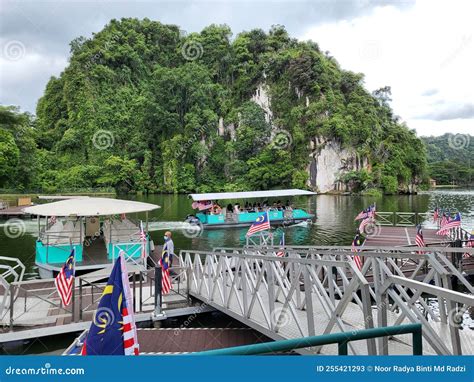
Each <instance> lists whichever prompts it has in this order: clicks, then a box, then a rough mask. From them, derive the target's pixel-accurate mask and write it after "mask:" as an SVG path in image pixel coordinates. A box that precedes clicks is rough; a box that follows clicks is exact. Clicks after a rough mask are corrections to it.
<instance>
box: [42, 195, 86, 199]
mask: <svg viewBox="0 0 474 382" xmlns="http://www.w3.org/2000/svg"><path fill="white" fill-rule="evenodd" d="M85 198H88V196H86V195H38V199H46V200H65V199H85Z"/></svg>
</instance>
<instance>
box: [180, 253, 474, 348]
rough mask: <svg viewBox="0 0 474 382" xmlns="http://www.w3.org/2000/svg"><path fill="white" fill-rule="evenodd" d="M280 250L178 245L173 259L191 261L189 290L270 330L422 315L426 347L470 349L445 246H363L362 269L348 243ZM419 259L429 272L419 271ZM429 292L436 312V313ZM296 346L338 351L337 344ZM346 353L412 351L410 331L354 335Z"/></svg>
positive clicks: (284, 333)
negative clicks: (407, 269)
mask: <svg viewBox="0 0 474 382" xmlns="http://www.w3.org/2000/svg"><path fill="white" fill-rule="evenodd" d="M279 250H280V248H277V247H275V248H263V247H262V248H258V247H254V248H244V249H235V248H231V249H225V248H221V249H219V250H215V251H213V252H202V251H183V252H182V253H181V254H180V257H181V261H182V262H183V263H184V265H185V267H188V268H190V269H191V272H190V277H191V280H189V282H190V294H191V295H192V296H194V297H196V298H198V299H200V300H201V301H203V302H204V303H206V304H209V305H210V306H212V307H214V308H216V309H219V310H221V311H223V312H225V313H226V314H228V315H229V316H231V317H233V318H235V319H237V320H239V321H241V322H242V323H244V324H246V325H248V326H249V327H251V328H254V329H256V330H258V331H260V332H261V333H262V334H264V335H266V336H268V337H269V338H272V339H275V340H280V339H290V338H299V337H305V336H313V335H322V334H328V333H334V332H341V331H354V330H357V329H364V328H365V329H369V328H372V327H376V326H377V327H385V326H390V325H398V324H402V323H409V322H421V323H422V324H423V335H424V353H425V354H474V351H473V345H472V344H473V343H474V335H473V332H472V331H471V330H469V329H467V328H466V329H467V330H461V325H460V323H459V316H460V315H461V316H462V314H463V313H465V312H466V309H468V308H469V309H472V308H474V297H473V296H472V294H463V293H459V292H455V291H453V290H452V288H450V283H451V280H452V276H454V277H457V278H458V279H459V280H458V282H459V283H462V284H466V287H469V288H471V289H470V290H469V292H470V293H473V290H472V286H470V284H469V283H468V282H467V280H466V279H465V278H464V276H463V275H462V274H460V273H459V272H457V271H456V269H455V268H453V267H452V264H450V263H449V260H447V258H446V256H445V254H444V253H443V252H442V251H443V250H446V249H444V248H438V252H436V253H434V252H430V253H426V254H424V255H414V254H413V253H411V252H408V251H406V252H403V251H402V250H400V248H396V249H385V250H384V251H383V253H381V252H377V251H375V250H367V251H364V252H363V257H364V258H365V261H364V266H363V268H362V269H361V270H359V269H358V268H357V266H356V265H355V263H354V261H353V259H352V255H353V254H352V253H351V252H350V247H333V248H328V247H321V248H319V247H305V249H301V248H295V247H286V248H285V253H287V256H286V257H283V258H281V257H277V256H276V252H277V251H279ZM450 250H458V249H450ZM361 256H362V254H361ZM407 261H411V262H412V263H413V264H412V266H413V267H414V268H415V270H414V271H412V272H411V273H410V275H409V276H408V277H407V276H406V275H405V274H404V273H403V271H402V270H401V268H402V267H403V265H402V264H406V263H407ZM421 269H424V270H427V273H426V274H425V276H424V277H423V279H422V280H421V281H419V280H417V279H416V276H418V271H420V270H421ZM446 269H448V270H446ZM369 278H370V279H371V280H372V281H371V282H369V280H368V279H369ZM430 283H434V284H435V285H431V284H430ZM428 294H430V295H431V296H432V298H436V301H437V303H438V304H439V310H440V312H442V313H440V314H436V312H435V311H434V309H433V307H432V306H431V302H430V301H429V300H428V297H426V296H427V295H428ZM301 352H302V353H313V354H314V353H315V352H316V353H321V354H337V349H336V346H335V345H334V346H324V347H323V348H318V349H315V348H311V349H304V350H302V351H301ZM349 353H350V354H412V343H411V337H410V336H407V335H403V336H397V337H395V338H381V339H378V340H377V341H375V340H374V339H371V340H366V341H358V342H354V343H352V344H350V345H349Z"/></svg>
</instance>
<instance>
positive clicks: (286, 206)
mask: <svg viewBox="0 0 474 382" xmlns="http://www.w3.org/2000/svg"><path fill="white" fill-rule="evenodd" d="M290 207H291V205H290V199H286V203H285V209H287V210H289V209H290Z"/></svg>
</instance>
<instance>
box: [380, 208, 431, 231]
mask: <svg viewBox="0 0 474 382" xmlns="http://www.w3.org/2000/svg"><path fill="white" fill-rule="evenodd" d="M432 217H433V214H432V213H431V212H383V211H377V212H376V213H375V220H376V222H377V223H378V224H379V225H382V226H398V227H414V226H416V225H417V224H421V223H423V222H425V221H427V220H430V219H432Z"/></svg>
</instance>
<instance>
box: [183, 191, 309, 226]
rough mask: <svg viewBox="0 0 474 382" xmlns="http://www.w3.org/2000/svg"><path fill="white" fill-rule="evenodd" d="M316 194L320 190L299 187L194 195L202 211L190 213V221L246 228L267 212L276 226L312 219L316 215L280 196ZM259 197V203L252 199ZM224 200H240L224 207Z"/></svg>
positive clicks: (188, 220) (194, 200)
mask: <svg viewBox="0 0 474 382" xmlns="http://www.w3.org/2000/svg"><path fill="white" fill-rule="evenodd" d="M313 195H316V193H315V192H311V191H306V190H298V189H289V190H269V191H245V192H219V193H206V194H190V195H189V197H190V198H191V199H192V200H193V208H194V209H197V210H199V212H197V213H196V215H189V216H188V217H187V218H186V221H187V222H189V223H191V224H201V225H202V226H203V227H205V228H229V227H245V226H249V225H251V224H252V223H253V222H254V221H255V220H256V219H257V217H258V216H260V215H263V214H264V213H266V212H268V214H269V218H270V223H271V224H272V225H280V224H285V223H288V224H293V223H298V222H302V221H308V220H311V219H312V218H314V215H313V214H310V213H308V212H306V211H305V210H303V209H300V208H293V204H292V203H291V202H290V200H289V199H288V200H287V201H283V202H282V201H281V200H280V199H279V198H292V197H295V196H313ZM255 199H260V200H261V201H260V202H258V203H256V202H254V203H249V201H248V200H252V201H255ZM222 200H226V201H235V202H237V203H235V204H232V203H229V204H228V205H227V206H225V205H224V206H221V205H220V204H219V202H220V201H222Z"/></svg>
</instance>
